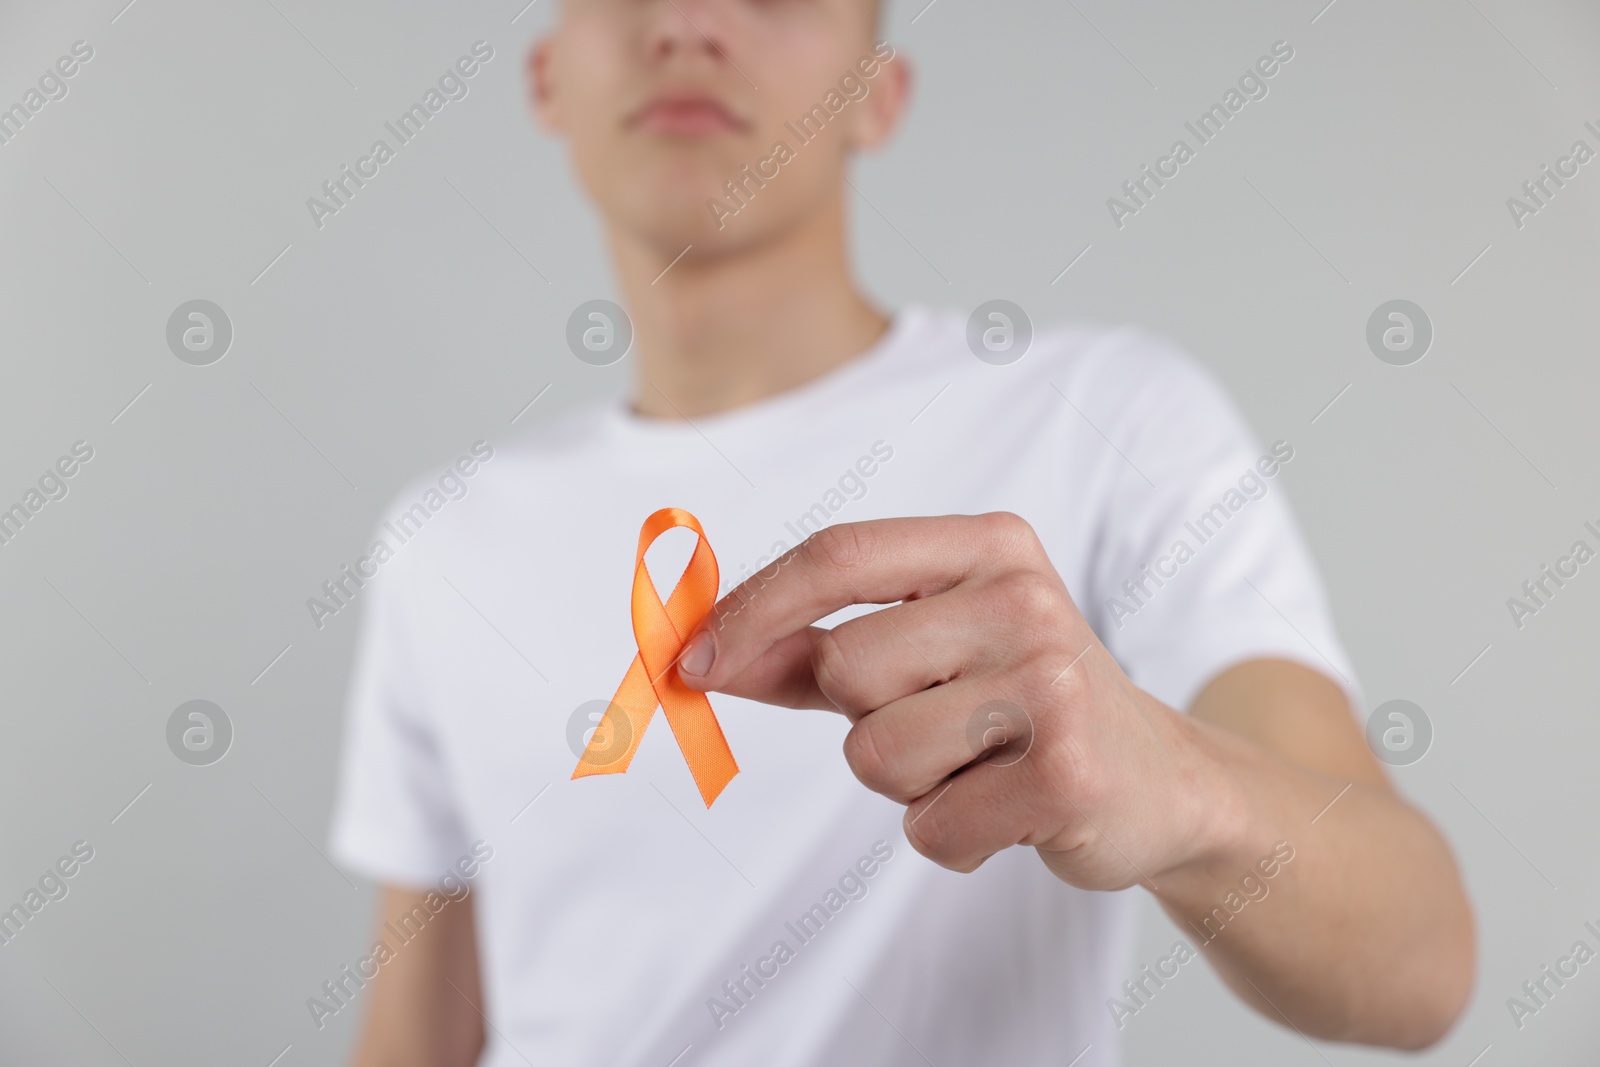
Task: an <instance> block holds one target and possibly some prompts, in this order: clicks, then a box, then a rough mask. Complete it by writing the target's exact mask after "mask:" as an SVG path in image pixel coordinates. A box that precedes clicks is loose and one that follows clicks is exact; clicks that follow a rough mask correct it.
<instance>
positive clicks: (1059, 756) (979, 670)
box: [678, 513, 1474, 1048]
mask: <svg viewBox="0 0 1600 1067" xmlns="http://www.w3.org/2000/svg"><path fill="white" fill-rule="evenodd" d="M851 604H889V605H892V606H890V607H886V608H884V609H882V610H880V611H876V612H873V613H871V614H868V615H864V616H862V617H860V618H855V619H851V620H849V621H847V622H845V623H843V624H841V625H839V626H837V627H835V628H834V629H832V630H823V629H819V628H818V627H816V626H814V625H813V624H814V623H816V622H817V621H819V620H821V619H824V618H826V617H827V616H829V615H831V614H833V613H834V612H835V611H837V610H839V609H840V608H843V607H846V606H849V605H851ZM1180 636H1181V635H1180ZM1197 636H1198V635H1197ZM678 673H679V675H680V677H682V679H683V680H684V682H685V683H686V684H688V685H689V686H691V687H693V688H696V689H704V690H711V689H715V690H719V691H722V692H726V693H732V694H735V695H738V696H745V697H750V698H752V699H755V700H759V701H763V702H765V703H769V704H777V705H781V706H787V707H795V708H827V709H832V710H836V711H839V712H842V713H843V714H845V715H846V716H848V717H849V719H850V720H851V722H852V723H853V724H854V725H853V726H852V727H851V729H850V732H849V734H848V735H847V736H846V738H845V745H844V749H845V758H846V759H847V760H848V761H849V763H850V767H851V770H853V771H854V772H855V775H856V777H857V778H859V779H860V780H861V781H862V783H863V784H865V785H866V786H867V787H868V788H870V789H873V790H875V791H877V792H879V793H882V794H884V795H885V796H888V797H891V798H893V799H895V800H897V801H899V802H901V803H904V804H906V805H907V810H906V815H905V832H906V838H907V840H908V841H910V842H911V844H912V846H913V847H914V848H916V849H917V851H918V852H921V853H922V854H923V855H925V856H927V857H928V858H930V859H932V860H934V861H935V862H937V863H939V864H941V865H942V866H945V867H948V868H950V869H953V870H958V871H972V870H975V869H976V868H977V867H978V866H979V865H981V864H982V863H983V861H984V860H985V859H987V858H988V857H989V856H991V855H993V854H994V853H996V852H998V851H1000V850H1001V849H1004V848H1006V847H1008V846H1010V845H1015V844H1025V845H1032V846H1033V847H1034V848H1036V849H1037V850H1038V852H1039V855H1040V857H1041V858H1042V859H1043V860H1044V862H1045V864H1046V865H1047V866H1048V867H1049V868H1050V870H1052V871H1053V872H1055V874H1056V875H1057V876H1058V877H1060V878H1061V879H1062V880H1064V881H1066V882H1068V883H1070V884H1072V885H1075V886H1079V887H1081V888H1085V889H1120V888H1123V887H1125V886H1129V885H1133V884H1135V883H1138V884H1143V885H1145V886H1147V887H1148V888H1149V889H1150V890H1151V891H1152V892H1153V893H1155V895H1156V897H1157V899H1158V900H1159V901H1160V902H1161V905H1162V907H1163V908H1164V909H1165V910H1166V911H1167V913H1168V914H1169V915H1171V916H1172V918H1173V919H1174V921H1176V922H1177V923H1178V924H1179V926H1180V928H1183V929H1184V930H1185V932H1186V935H1187V934H1190V933H1192V934H1193V935H1194V941H1195V943H1196V944H1197V945H1198V946H1199V948H1200V949H1201V950H1202V951H1203V952H1204V954H1205V955H1206V956H1207V957H1208V958H1209V959H1210V960H1211V962H1212V964H1213V966H1214V967H1215V968H1216V969H1217V971H1218V973H1219V974H1220V975H1221V976H1222V978H1223V979H1224V980H1225V981H1226V982H1227V983H1228V984H1229V986H1230V987H1231V988H1232V989H1233V990H1234V991H1235V992H1236V993H1238V994H1239V996H1240V997H1241V998H1242V999H1244V1000H1245V1001H1247V1002H1248V1003H1250V1004H1251V1005H1252V1006H1254V1007H1255V1008H1256V1009H1257V1010H1259V1011H1261V1012H1262V1013H1263V1014H1265V1015H1267V1016H1268V1017H1269V1018H1272V1019H1279V1020H1282V1021H1284V1022H1287V1023H1289V1024H1290V1025H1292V1026H1295V1027H1296V1028H1297V1029H1299V1030H1300V1031H1301V1032H1302V1033H1305V1034H1312V1035H1316V1036H1321V1037H1329V1038H1335V1039H1338V1040H1345V1041H1361V1042H1366V1043H1371V1044H1384V1045H1395V1046H1399V1047H1403V1048H1421V1047H1424V1046H1426V1045H1428V1044H1431V1043H1433V1042H1434V1041H1437V1040H1438V1039H1439V1038H1440V1037H1441V1036H1442V1035H1443V1034H1444V1033H1445V1032H1446V1031H1447V1030H1448V1029H1449V1027H1450V1025H1451V1024H1452V1023H1453V1021H1454V1020H1455V1019H1456V1017H1457V1016H1458V1015H1459V1013H1460V1011H1461V1009H1462V1007H1463V1006H1464V1005H1465V1003H1466V998H1467V995H1468V993H1469V992H1470V991H1471V985H1472V976H1473V970H1474V944H1473V930H1472V915H1471V909H1470V907H1469V905H1468V904H1467V901H1466V896H1465V893H1464V891H1463V890H1462V887H1461V884H1460V879H1459V876H1458V874H1457V872H1456V868H1455V863H1454V860H1453V858H1452V857H1451V855H1450V851H1449V848H1448V846H1446V845H1445V843H1444V841H1443V839H1442V838H1441V837H1440V836H1439V834H1438V832H1437V831H1436V830H1435V829H1434V828H1433V826H1432V825H1431V824H1430V823H1429V822H1428V820H1427V819H1426V818H1425V817H1424V816H1422V815H1421V814H1420V813H1419V812H1417V811H1416V810H1415V809H1413V808H1411V807H1410V806H1409V805H1407V804H1406V803H1405V802H1404V801H1403V800H1401V799H1400V798H1399V797H1398V796H1397V795H1396V794H1395V793H1394V791H1393V790H1392V789H1391V787H1390V786H1389V784H1388V781H1387V779H1386V778H1385V777H1384V774H1383V772H1382V769H1381V768H1380V767H1379V766H1378V764H1377V762H1376V761H1375V760H1374V759H1373V757H1372V754H1371V753H1370V752H1369V751H1368V750H1367V748H1366V745H1365V742H1364V741H1363V739H1362V736H1361V731H1360V729H1359V727H1358V726H1357V725H1356V721H1355V716H1354V715H1352V714H1351V710H1350V706H1349V703H1348V702H1347V701H1346V699H1345V697H1344V695H1343V693H1342V691H1341V690H1340V689H1339V687H1338V686H1337V685H1335V684H1334V683H1333V682H1332V681H1330V680H1329V679H1328V678H1327V677H1326V676H1324V675H1322V674H1320V673H1318V672H1316V671H1313V670H1311V669H1309V668H1307V667H1304V666H1301V665H1299V664H1296V663H1291V662H1288V661H1285V660H1271V659H1259V660H1252V661H1249V662H1246V663H1241V664H1236V665H1234V666H1232V667H1230V668H1228V669H1226V670H1224V671H1222V672H1221V673H1220V674H1219V675H1218V676H1217V677H1216V678H1214V679H1212V680H1211V681H1210V682H1209V683H1208V684H1207V685H1206V686H1205V687H1204V689H1203V690H1202V691H1201V692H1200V694H1199V695H1198V696H1197V697H1196V698H1195V700H1194V703H1193V705H1192V707H1191V709H1190V712H1191V713H1190V714H1189V715H1182V714H1180V713H1178V712H1176V711H1174V710H1173V709H1171V708H1169V707H1167V706H1165V705H1164V704H1162V703H1161V702H1160V701H1158V700H1156V699H1155V698H1153V697H1151V696H1150V695H1149V694H1147V693H1144V692H1143V691H1141V690H1140V689H1139V688H1138V687H1137V686H1135V685H1134V684H1133V683H1132V682H1131V681H1130V680H1129V679H1128V677H1127V676H1126V675H1125V674H1124V673H1123V672H1122V670H1121V669H1120V668H1119V667H1118V666H1117V664H1116V663H1115V662H1114V661H1113V660H1112V658H1111V656H1110V654H1109V653H1108V652H1107V650H1106V649H1105V647H1104V646H1102V645H1101V644H1100V642H1099V641H1098V639H1096V637H1095V635H1094V634H1093V633H1092V632H1091V630H1090V628H1089V625H1088V623H1087V622H1086V621H1085V619H1084V618H1083V616H1082V614H1081V613H1080V612H1079V611H1078V609H1077V607H1076V605H1074V603H1073V601H1072V597H1071V595H1070V594H1069V593H1068V592H1067V589H1066V586H1065V584H1064V583H1063V582H1062V580H1061V577H1060V576H1059V575H1058V574H1057V573H1056V572H1055V569H1054V568H1053V567H1052V566H1051V564H1050V562H1049V559H1048V558H1047V556H1046V554H1045V551H1044V549H1043V547H1042V546H1041V545H1040V543H1039V541H1038V539H1037V537H1035V535H1034V533H1033V530H1032V528H1031V527H1030V526H1029V525H1028V524H1027V523H1026V522H1024V521H1023V520H1022V519H1020V518H1018V517H1017V516H1015V515H1010V514H1005V513H998V514H989V515H978V516H947V517H943V518H908V519H884V520H878V521H873V522H861V523H848V524H843V525H839V526H832V527H829V528H827V529H825V530H823V531H821V532H820V533H818V534H815V535H813V536H812V537H811V538H809V539H807V540H806V541H805V542H804V543H803V544H801V545H800V546H798V547H797V548H795V549H793V550H791V551H790V552H788V553H786V554H785V555H783V556H782V557H780V558H779V559H778V560H777V561H776V562H774V563H773V564H772V565H771V566H769V567H768V568H767V569H766V570H764V571H762V572H760V573H758V574H756V575H755V576H754V577H752V578H750V579H749V580H748V581H746V582H745V583H744V584H743V585H741V586H740V587H739V588H738V589H736V590H734V591H733V592H732V593H730V594H729V595H728V596H726V597H724V598H723V599H722V600H721V601H720V602H718V604H717V605H716V607H715V608H714V609H713V611H712V613H711V615H710V616H709V617H708V618H707V620H706V621H705V622H704V623H703V624H702V625H701V628H700V630H699V632H698V633H696V634H695V635H693V636H692V637H691V639H690V641H689V642H688V644H687V645H685V647H684V651H683V653H682V655H681V657H680V658H679V661H678ZM1280 846H1281V847H1282V848H1283V849H1284V850H1286V851H1285V852H1281V853H1280V852H1279V847H1280ZM1273 855H1278V856H1280V858H1281V856H1283V855H1288V856H1292V857H1293V863H1292V864H1290V863H1288V862H1287V861H1285V862H1284V863H1282V864H1268V866H1266V867H1258V865H1259V864H1262V863H1263V862H1265V860H1266V859H1267V858H1269V857H1271V856H1273ZM1258 869H1259V870H1267V869H1271V870H1273V871H1275V872H1276V873H1275V874H1274V875H1270V876H1269V877H1271V878H1272V883H1271V890H1270V892H1271V899H1270V901H1268V900H1267V898H1266V897H1265V896H1264V895H1263V896H1262V897H1261V901H1262V902H1261V903H1255V904H1252V905H1251V907H1250V908H1249V910H1248V911H1245V910H1244V908H1243V904H1242V903H1235V902H1237V901H1241V900H1242V898H1241V897H1240V896H1239V893H1238V892H1237V889H1238V887H1239V886H1240V885H1241V884H1242V883H1241V878H1242V877H1244V876H1254V875H1255V873H1256V871H1257V870H1258ZM1244 884H1246V885H1247V886H1248V885H1259V879H1257V881H1256V882H1252V883H1244ZM1252 899H1254V898H1252ZM1235 914H1237V915H1238V916H1239V918H1238V919H1237V920H1236V921H1235V920H1233V919H1232V916H1233V915H1235Z"/></svg>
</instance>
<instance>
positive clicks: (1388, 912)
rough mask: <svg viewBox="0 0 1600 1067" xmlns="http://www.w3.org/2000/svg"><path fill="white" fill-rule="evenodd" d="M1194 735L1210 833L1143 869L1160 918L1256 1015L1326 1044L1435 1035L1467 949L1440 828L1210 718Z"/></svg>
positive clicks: (1463, 991)
mask: <svg viewBox="0 0 1600 1067" xmlns="http://www.w3.org/2000/svg"><path fill="white" fill-rule="evenodd" d="M1194 739H1195V743H1196V744H1197V745H1198V746H1200V747H1201V749H1202V750H1203V751H1204V753H1205V755H1206V756H1207V759H1208V762H1209V763H1210V764H1211V766H1212V767H1213V768H1214V770H1215V772H1216V773H1215V774H1214V775H1213V776H1211V778H1210V786H1209V787H1208V790H1207V792H1208V794H1209V795H1207V796H1205V797H1202V798H1200V800H1201V802H1202V803H1203V804H1204V805H1205V807H1206V808H1207V810H1208V811H1210V812H1211V813H1213V814H1212V826H1213V828H1214V829H1215V830H1216V837H1215V840H1214V841H1213V842H1211V843H1210V844H1211V847H1208V849H1207V850H1206V852H1205V854H1204V855H1203V856H1202V857H1201V858H1199V859H1196V860H1192V861H1190V862H1188V863H1186V864H1183V865H1180V866H1178V867H1176V868H1174V869H1172V870H1168V871H1165V872H1162V873H1160V874H1152V880H1153V881H1154V882H1155V888H1156V892H1157V896H1158V898H1159V899H1160V900H1161V903H1162V906H1163V907H1164V908H1165V909H1166V911H1167V913H1168V914H1169V915H1171V916H1172V917H1173V918H1174V920H1176V921H1177V922H1178V923H1179V925H1180V926H1182V927H1183V928H1184V929H1185V931H1186V932H1187V933H1189V934H1190V935H1191V936H1192V937H1193V938H1194V939H1195V943H1196V946H1197V947H1198V948H1199V949H1200V951H1201V953H1202V955H1205V956H1207V957H1209V958H1210V960H1211V962H1212V965H1213V966H1214V967H1215V968H1216V969H1217V971H1218V973H1219V974H1221V975H1222V977H1223V979H1224V980H1225V981H1226V982H1227V983H1228V985H1229V986H1230V987H1232V988H1233V989H1234V991H1235V992H1237V993H1238V994H1239V995H1240V996H1241V997H1242V998H1243V999H1244V1000H1246V1001H1247V1002H1249V1003H1250V1004H1252V1005H1253V1006H1255V1007H1256V1008H1257V1009H1258V1010H1260V1011H1261V1012H1262V1013H1263V1014H1265V1015H1266V1016H1267V1017H1269V1018H1272V1019H1275V1020H1277V1021H1280V1022H1284V1023H1287V1024H1288V1025H1291V1026H1293V1027H1294V1028H1296V1029H1297V1030H1300V1031H1301V1032H1303V1033H1305V1034H1307V1035H1314V1036H1318V1037H1324V1038H1330V1039H1334V1040H1345V1041H1361V1042H1370V1043H1374V1044H1385V1045H1397V1046H1400V1047H1405V1048H1417V1047H1421V1046H1424V1045H1427V1044H1430V1043H1432V1042H1433V1041H1435V1040H1437V1039H1438V1038H1439V1037H1440V1036H1441V1035H1442V1034H1443V1033H1444V1031H1446V1030H1447V1029H1448V1028H1449V1026H1450V1024H1451V1022H1452V1021H1453V1020H1454V1019H1455V1017H1456V1014H1457V1013H1458V1011H1459V1010H1460V1008H1461V1006H1462V1004H1463V1003H1464V1002H1465V1000H1466V997H1467V995H1468V993H1469V992H1470V989H1471V982H1472V974H1473V956H1474V947H1473V933H1472V917H1471V913H1470V908H1469V905H1468V904H1467V901H1466V899H1465V897H1464V896H1463V893H1462V890H1461V887H1460V883H1459V881H1458V878H1457V874H1456V869H1455V862H1454V859H1453V858H1452V856H1451V855H1450V852H1449V850H1448V848H1447V847H1446V845H1445V843H1444V841H1443V839H1442V838H1441V837H1440V836H1439V834H1438V832H1437V831H1436V830H1435V829H1434V828H1433V827H1432V825H1431V824H1430V823H1429V822H1428V821H1427V819H1425V818H1424V817H1423V816H1422V815H1421V814H1420V813H1418V812H1417V811H1416V810H1415V809H1413V808H1411V807H1410V806H1409V805H1407V804H1406V803H1405V802H1404V801H1403V800H1401V799H1400V798H1399V797H1398V796H1396V795H1395V794H1394V793H1393V791H1392V790H1390V789H1389V788H1388V787H1387V786H1385V785H1379V784H1371V783H1350V782H1345V781H1338V780H1335V779H1332V778H1328V777H1325V776H1323V775H1320V774H1316V773H1313V772H1310V771H1307V770H1304V769H1302V768H1299V767H1297V766H1294V765H1292V764H1290V763H1289V762H1287V761H1286V760H1284V759H1282V758H1280V757H1279V756H1277V755H1275V754H1273V753H1272V752H1270V751H1268V750H1267V749H1265V748H1263V747H1262V746H1260V745H1257V744H1255V743H1254V742H1252V741H1250V740H1247V739H1245V738H1242V737H1239V736H1238V735H1235V734H1233V733H1232V732H1231V731H1229V730H1227V729H1226V728H1223V727H1218V726H1212V725H1209V724H1206V723H1196V724H1195V734H1194ZM1286 855H1287V856H1289V857H1290V858H1288V859H1287V860H1285V859H1284V857H1285V856H1286Z"/></svg>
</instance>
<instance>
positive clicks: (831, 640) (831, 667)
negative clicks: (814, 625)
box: [811, 630, 850, 700]
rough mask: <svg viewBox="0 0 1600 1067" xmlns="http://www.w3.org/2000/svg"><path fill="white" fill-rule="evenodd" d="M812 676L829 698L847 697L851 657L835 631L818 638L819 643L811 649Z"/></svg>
mask: <svg viewBox="0 0 1600 1067" xmlns="http://www.w3.org/2000/svg"><path fill="white" fill-rule="evenodd" d="M811 674H812V676H813V677H815V678H816V680H817V688H819V689H821V690H822V692H823V693H824V694H826V695H827V696H829V697H831V698H833V699H835V700H837V699H839V698H840V697H843V696H845V695H846V690H847V689H848V686H849V677H850V657H849V655H847V654H846V652H845V649H844V643H843V642H842V641H840V640H839V637H838V635H837V634H836V633H835V632H834V631H832V630H829V631H828V632H827V633H825V634H823V635H822V636H821V637H819V638H817V643H816V644H815V645H813V646H812V647H811Z"/></svg>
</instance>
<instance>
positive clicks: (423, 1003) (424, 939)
mask: <svg viewBox="0 0 1600 1067" xmlns="http://www.w3.org/2000/svg"><path fill="white" fill-rule="evenodd" d="M427 896H428V891H427V890H416V889H406V888H402V887H399V886H385V887H384V889H383V894H382V898H381V900H380V902H379V905H378V925H379V930H380V934H379V936H380V938H385V934H384V933H382V932H381V931H382V930H383V924H384V923H385V922H393V923H395V924H396V925H398V924H399V922H400V920H401V919H402V918H403V917H405V916H409V915H410V914H411V913H412V910H413V909H415V908H422V909H423V911H424V913H427V911H428V909H427V908H426V907H425V906H424V905H423V900H424V898H425V897H427ZM385 939H386V938H385ZM452 987H453V988H452ZM367 996H368V1002H367V1020H366V1024H365V1026H364V1028H363V1030H362V1033H361V1038H360V1040H359V1041H358V1042H357V1044H356V1048H355V1052H354V1054H353V1056H352V1058H351V1061H350V1062H351V1067H472V1065H473V1064H475V1063H477V1062H478V1055H479V1053H480V1052H481V1051H482V1050H483V1043H484V1031H483V1016H482V1014H480V1011H479V1008H480V1006H481V1004H482V1000H483V998H482V995H481V993H480V986H479V981H478V949H477V942H476V940H475V938H474V922H473V904H472V894H470V893H469V894H467V895H466V896H465V897H463V898H462V899H460V900H453V901H451V902H450V903H449V904H447V905H446V906H445V907H444V909H443V910H442V911H440V912H438V914H436V915H433V916H432V918H431V919H430V920H429V922H428V925H427V926H425V927H424V928H423V929H422V931H421V932H420V933H418V934H417V936H416V937H415V938H413V939H412V940H411V941H408V942H406V943H405V944H404V945H402V946H400V947H399V948H397V949H395V950H394V956H393V958H392V959H390V960H389V962H387V963H385V964H383V965H382V966H381V967H379V969H378V976H377V977H376V978H374V979H373V980H372V981H371V982H370V983H369V986H368V993H367Z"/></svg>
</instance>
